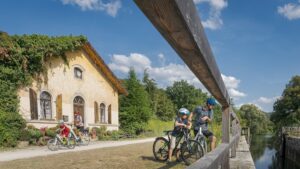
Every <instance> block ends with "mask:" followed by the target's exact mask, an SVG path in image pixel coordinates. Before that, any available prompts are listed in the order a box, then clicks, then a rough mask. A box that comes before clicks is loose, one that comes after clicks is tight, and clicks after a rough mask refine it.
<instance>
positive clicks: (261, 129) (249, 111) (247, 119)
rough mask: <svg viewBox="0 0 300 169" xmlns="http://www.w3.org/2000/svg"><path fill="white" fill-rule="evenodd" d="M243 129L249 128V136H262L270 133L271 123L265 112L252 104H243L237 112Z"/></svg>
mask: <svg viewBox="0 0 300 169" xmlns="http://www.w3.org/2000/svg"><path fill="white" fill-rule="evenodd" d="M238 116H240V118H241V119H242V122H243V123H242V124H243V125H244V126H243V127H250V132H251V134H263V133H267V132H269V131H270V126H271V125H272V123H271V121H270V120H269V119H268V117H267V115H266V113H265V112H263V111H262V110H260V109H259V108H258V107H257V106H255V105H253V104H245V105H243V106H242V107H241V108H240V110H239V111H238Z"/></svg>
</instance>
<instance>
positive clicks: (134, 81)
mask: <svg viewBox="0 0 300 169" xmlns="http://www.w3.org/2000/svg"><path fill="white" fill-rule="evenodd" d="M124 85H125V87H126V89H127V91H128V96H121V97H120V123H121V128H122V129H123V130H124V131H126V132H128V133H131V134H138V133H139V132H141V131H142V130H143V129H144V127H145V124H146V123H147V122H148V120H149V119H150V117H151V108H150V101H149V96H148V93H147V92H146V91H145V89H144V86H143V85H142V84H141V82H140V81H139V80H138V78H137V76H136V73H135V71H134V69H133V68H131V69H130V71H129V75H128V79H125V80H124Z"/></svg>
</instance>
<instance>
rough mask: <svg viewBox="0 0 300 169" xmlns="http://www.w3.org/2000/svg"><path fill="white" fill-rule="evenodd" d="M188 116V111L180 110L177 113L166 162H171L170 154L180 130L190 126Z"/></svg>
mask: <svg viewBox="0 0 300 169" xmlns="http://www.w3.org/2000/svg"><path fill="white" fill-rule="evenodd" d="M188 115H190V111H189V110H188V109H186V108H181V109H179V111H178V117H177V118H176V120H175V124H174V130H173V132H172V134H171V140H170V149H169V158H168V161H169V162H170V161H172V153H173V149H174V148H175V145H176V137H178V135H180V133H181V129H182V128H188V129H190V128H191V124H190V123H189V121H188Z"/></svg>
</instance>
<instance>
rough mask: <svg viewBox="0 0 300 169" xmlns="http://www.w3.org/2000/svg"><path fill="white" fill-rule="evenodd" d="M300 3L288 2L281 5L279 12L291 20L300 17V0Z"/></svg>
mask: <svg viewBox="0 0 300 169" xmlns="http://www.w3.org/2000/svg"><path fill="white" fill-rule="evenodd" d="M298 2H299V3H297V4H295V3H288V4H285V5H283V6H279V7H278V9H277V12H278V13H279V14H281V15H283V16H284V17H286V18H288V19H289V20H294V19H300V0H299V1H298Z"/></svg>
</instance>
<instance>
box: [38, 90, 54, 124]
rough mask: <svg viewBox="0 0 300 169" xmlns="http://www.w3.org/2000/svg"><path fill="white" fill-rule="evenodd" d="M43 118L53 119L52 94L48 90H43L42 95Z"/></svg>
mask: <svg viewBox="0 0 300 169" xmlns="http://www.w3.org/2000/svg"><path fill="white" fill-rule="evenodd" d="M40 106H41V119H47V120H50V119H52V108H51V95H50V94H49V93H48V92H45V91H44V92H42V93H41V95H40Z"/></svg>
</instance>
